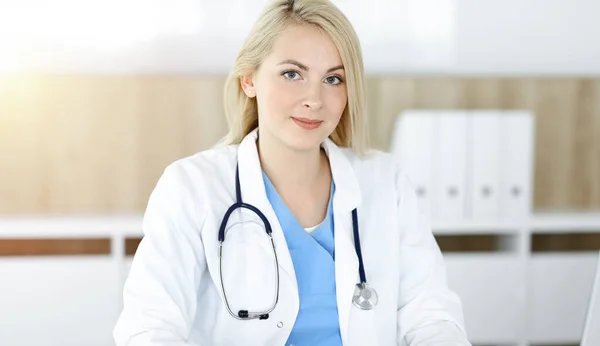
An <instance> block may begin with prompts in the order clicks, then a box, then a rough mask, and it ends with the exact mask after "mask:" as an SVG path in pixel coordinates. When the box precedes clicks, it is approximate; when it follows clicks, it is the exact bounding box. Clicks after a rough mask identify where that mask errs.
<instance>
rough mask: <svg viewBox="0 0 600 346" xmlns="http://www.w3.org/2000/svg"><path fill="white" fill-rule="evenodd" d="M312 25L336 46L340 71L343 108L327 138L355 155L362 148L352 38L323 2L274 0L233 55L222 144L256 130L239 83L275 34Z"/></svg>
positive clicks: (252, 107)
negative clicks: (344, 94)
mask: <svg viewBox="0 0 600 346" xmlns="http://www.w3.org/2000/svg"><path fill="white" fill-rule="evenodd" d="M293 24H305V25H313V26H316V27H318V28H319V29H321V30H323V31H324V32H326V33H328V34H329V36H330V38H331V40H332V41H333V43H334V44H335V46H336V47H337V49H338V51H339V54H340V57H341V59H342V64H343V65H344V69H345V71H346V85H347V90H348V103H347V105H346V108H345V109H344V112H343V114H342V117H341V118H340V122H339V124H338V126H337V127H336V129H335V130H334V131H333V133H332V134H331V135H330V138H331V139H332V140H333V142H334V143H336V144H337V145H338V146H341V147H348V148H351V149H352V150H353V151H354V152H356V153H357V154H363V153H365V152H366V150H367V149H368V134H367V132H368V130H367V118H366V115H365V112H366V105H365V103H366V102H365V85H364V66H363V60H362V53H361V48H360V43H359V40H358V37H357V35H356V33H355V31H354V29H353V28H352V25H351V24H350V22H349V21H348V19H347V18H346V16H344V14H343V13H342V12H341V11H340V10H339V9H338V8H337V7H336V6H335V5H334V4H332V3H331V2H330V1H329V0H276V1H273V2H271V3H270V4H269V5H268V6H267V7H266V8H265V9H264V10H263V12H262V13H261V14H260V16H259V18H258V20H257V21H256V23H255V24H254V26H253V27H252V29H251V31H250V34H249V35H248V37H247V39H246V41H245V42H244V44H243V46H242V48H241V50H240V52H239V53H238V56H237V58H236V59H235V62H234V63H233V67H232V69H231V72H230V74H229V77H228V78H227V81H226V83H225V89H224V106H225V114H226V116H227V122H228V123H229V133H228V134H227V136H226V137H225V138H224V140H223V142H224V143H225V144H238V143H240V142H241V141H242V139H243V138H244V137H245V136H246V135H247V134H248V133H250V132H251V131H252V130H254V129H255V128H256V127H258V107H257V103H256V98H249V97H247V96H246V94H245V93H244V91H243V89H242V87H241V78H242V77H243V76H245V75H248V74H250V73H252V72H254V71H256V70H257V69H258V67H259V66H260V64H261V63H262V62H263V60H264V58H265V57H266V56H267V55H268V54H269V53H270V51H271V48H272V46H273V43H274V41H275V39H276V38H277V36H278V35H279V33H281V32H283V31H284V30H285V29H286V28H287V27H288V26H289V25H293Z"/></svg>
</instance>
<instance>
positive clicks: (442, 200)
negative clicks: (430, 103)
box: [432, 111, 468, 221]
mask: <svg viewBox="0 0 600 346" xmlns="http://www.w3.org/2000/svg"><path fill="white" fill-rule="evenodd" d="M435 134H436V137H437V141H436V148H435V152H434V161H433V162H434V164H433V173H432V180H433V185H434V187H433V192H434V195H433V196H434V197H433V198H434V201H436V203H435V204H437V205H438V206H439V207H438V208H437V210H436V211H437V214H436V215H435V217H436V219H439V220H440V221H454V220H462V219H464V218H465V216H466V215H465V194H466V185H467V181H466V179H467V176H466V170H467V144H468V141H467V113H466V112H465V111H440V112H437V117H436V119H435Z"/></svg>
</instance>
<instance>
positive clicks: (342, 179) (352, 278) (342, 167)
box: [323, 139, 361, 345]
mask: <svg viewBox="0 0 600 346" xmlns="http://www.w3.org/2000/svg"><path fill="white" fill-rule="evenodd" d="M323 148H324V149H325V151H326V152H327V154H328V157H329V163H330V166H331V174H332V176H333V181H334V182H335V194H334V197H333V209H334V232H335V233H334V234H335V279H336V294H337V304H338V313H339V321H340V332H341V336H342V342H343V343H344V345H348V344H349V339H348V334H349V323H350V311H351V310H352V296H353V294H354V287H355V286H356V284H357V282H358V280H359V277H358V257H357V256H356V251H355V249H354V236H353V230H352V210H353V209H354V208H357V207H358V206H359V204H360V202H361V194H360V188H359V186H358V181H357V179H356V176H355V175H354V170H353V168H352V165H351V164H350V162H349V161H348V159H347V158H346V157H345V155H344V153H343V152H342V150H341V149H340V148H339V147H337V146H336V145H335V143H333V142H332V141H331V140H330V139H327V140H326V141H325V142H324V143H323ZM359 214H360V213H359Z"/></svg>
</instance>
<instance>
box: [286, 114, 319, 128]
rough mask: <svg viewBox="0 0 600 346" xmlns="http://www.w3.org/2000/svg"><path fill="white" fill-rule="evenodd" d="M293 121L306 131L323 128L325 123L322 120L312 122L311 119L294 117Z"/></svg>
mask: <svg viewBox="0 0 600 346" xmlns="http://www.w3.org/2000/svg"><path fill="white" fill-rule="evenodd" d="M292 120H293V121H294V122H295V123H296V125H298V126H300V127H301V128H303V129H305V130H314V129H316V128H317V127H319V126H321V124H322V123H323V121H322V120H311V119H306V118H294V117H292Z"/></svg>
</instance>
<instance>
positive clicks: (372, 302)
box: [219, 167, 378, 320]
mask: <svg viewBox="0 0 600 346" xmlns="http://www.w3.org/2000/svg"><path fill="white" fill-rule="evenodd" d="M235 195H236V202H235V203H234V204H232V205H231V206H230V207H229V209H227V212H226V213H225V216H224V217H223V220H222V221H221V227H219V276H220V277H221V280H220V281H221V291H222V292H223V298H224V300H225V306H226V307H227V311H228V312H229V314H231V316H233V317H234V318H236V319H238V320H251V319H256V318H258V319H260V320H266V319H267V318H269V314H270V313H271V312H272V311H273V310H275V307H276V306H277V303H278V302H279V261H278V259H277V251H275V242H274V241H273V236H272V229H271V224H270V223H269V220H267V217H266V216H265V215H264V214H263V213H262V212H261V211H260V210H259V209H258V208H256V207H255V206H253V205H251V204H247V203H244V202H243V201H242V193H241V189H240V176H239V167H236V170H235ZM238 208H246V209H249V210H250V211H252V212H253V213H255V214H256V215H258V217H259V218H260V219H261V220H262V222H263V223H264V226H265V231H266V233H267V235H268V236H269V240H270V242H271V247H272V248H273V255H274V258H275V273H276V281H275V299H274V301H273V305H272V306H271V307H270V308H269V309H267V310H265V311H258V312H251V311H248V310H240V311H238V313H237V314H235V313H233V311H232V310H231V307H230V306H229V302H228V301H227V295H226V294H225V285H224V284H223V267H222V260H223V242H225V227H226V226H227V221H228V220H229V216H231V213H233V211H234V210H236V209H238ZM357 214H358V213H357V210H356V209H354V210H352V230H353V232H354V248H355V250H356V255H357V256H358V273H359V275H360V282H359V283H357V284H356V287H355V289H354V295H353V296H352V303H353V304H354V306H356V307H357V308H359V309H361V310H371V309H373V308H374V307H375V306H376V305H377V301H378V296H377V292H376V291H375V289H373V288H372V287H371V286H369V285H368V284H367V276H366V274H365V266H364V264H363V258H362V251H361V247H360V238H359V234H358V215H357Z"/></svg>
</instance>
